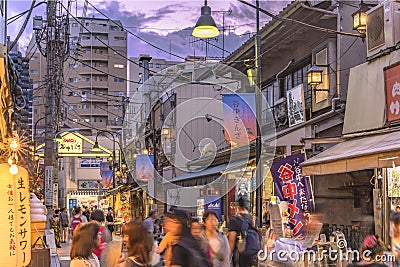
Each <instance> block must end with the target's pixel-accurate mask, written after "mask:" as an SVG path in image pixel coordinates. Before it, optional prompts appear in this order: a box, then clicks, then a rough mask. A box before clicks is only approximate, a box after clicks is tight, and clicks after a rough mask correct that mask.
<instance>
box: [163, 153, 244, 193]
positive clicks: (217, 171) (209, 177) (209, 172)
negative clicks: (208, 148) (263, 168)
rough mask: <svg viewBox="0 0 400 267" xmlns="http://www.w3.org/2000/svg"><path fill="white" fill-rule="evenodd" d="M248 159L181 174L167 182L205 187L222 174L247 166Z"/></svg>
mask: <svg viewBox="0 0 400 267" xmlns="http://www.w3.org/2000/svg"><path fill="white" fill-rule="evenodd" d="M248 162H249V160H248V159H245V160H239V161H235V162H230V163H224V164H220V165H217V166H213V167H209V168H206V169H203V170H201V171H193V172H188V173H184V174H181V175H179V176H176V177H174V178H172V179H171V180H169V181H168V182H170V183H178V184H179V185H182V186H197V185H205V184H208V183H211V182H213V181H214V180H216V179H218V177H220V176H221V174H222V173H224V172H226V171H230V170H234V169H236V168H241V167H244V166H246V165H247V163H248Z"/></svg>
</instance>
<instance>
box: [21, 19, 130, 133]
mask: <svg viewBox="0 0 400 267" xmlns="http://www.w3.org/2000/svg"><path fill="white" fill-rule="evenodd" d="M121 25H122V24H121V22H120V21H111V20H108V19H99V18H78V19H70V39H69V42H70V57H69V58H68V60H67V61H66V63H65V65H64V82H63V85H64V86H63V92H62V99H61V100H60V105H61V110H62V112H61V113H62V114H63V116H62V119H61V120H60V123H61V124H62V126H68V127H70V128H80V129H81V133H83V134H85V135H92V134H93V132H92V131H93V130H96V129H108V130H113V131H116V130H120V129H121V128H122V123H123V116H124V114H123V113H124V110H125V104H126V102H127V101H126V97H127V33H126V32H125V31H124V30H123V29H122V28H121ZM36 47H37V45H36V40H35V37H33V38H32V40H31V42H30V44H29V46H28V48H27V53H28V55H29V56H30V58H31V61H30V74H31V78H32V79H33V83H34V85H33V88H34V91H35V94H34V95H35V97H34V121H35V122H37V121H38V120H39V119H40V118H42V117H44V115H45V112H44V111H45V103H46V97H45V88H46V85H45V76H46V59H45V58H44V57H43V56H42V55H41V54H40V52H39V50H38V49H37V48H36ZM43 125H44V120H42V121H40V122H39V123H38V129H40V128H41V127H40V126H43Z"/></svg>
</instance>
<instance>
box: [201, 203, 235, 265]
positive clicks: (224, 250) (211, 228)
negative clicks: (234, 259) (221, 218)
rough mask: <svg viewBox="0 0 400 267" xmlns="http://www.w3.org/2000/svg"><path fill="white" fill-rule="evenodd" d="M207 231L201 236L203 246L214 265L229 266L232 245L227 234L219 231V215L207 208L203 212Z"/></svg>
mask: <svg viewBox="0 0 400 267" xmlns="http://www.w3.org/2000/svg"><path fill="white" fill-rule="evenodd" d="M203 221H204V226H205V231H204V232H203V234H202V236H201V241H202V248H205V253H206V254H207V257H209V260H210V262H212V266H213V267H229V264H230V262H229V261H230V260H229V259H230V247H229V243H228V238H227V237H226V235H224V234H223V233H221V232H220V231H218V229H217V228H218V215H217V214H216V213H215V212H214V211H212V210H207V211H206V212H204V214H203Z"/></svg>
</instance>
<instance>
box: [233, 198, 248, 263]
mask: <svg viewBox="0 0 400 267" xmlns="http://www.w3.org/2000/svg"><path fill="white" fill-rule="evenodd" d="M247 207H248V201H247V199H246V198H245V197H239V199H238V201H237V210H236V215H235V216H233V217H232V218H231V219H230V220H229V223H228V242H229V246H230V248H231V253H232V255H233V266H234V267H251V266H252V265H253V256H249V255H243V254H239V252H238V251H237V247H236V243H237V238H238V236H239V235H240V233H241V231H242V223H243V222H249V223H250V224H251V225H252V224H253V218H252V217H251V215H250V214H249V211H248V210H247Z"/></svg>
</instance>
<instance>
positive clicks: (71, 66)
mask: <svg viewBox="0 0 400 267" xmlns="http://www.w3.org/2000/svg"><path fill="white" fill-rule="evenodd" d="M77 67H78V64H76V63H74V64H69V68H70V69H76V68H77Z"/></svg>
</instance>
